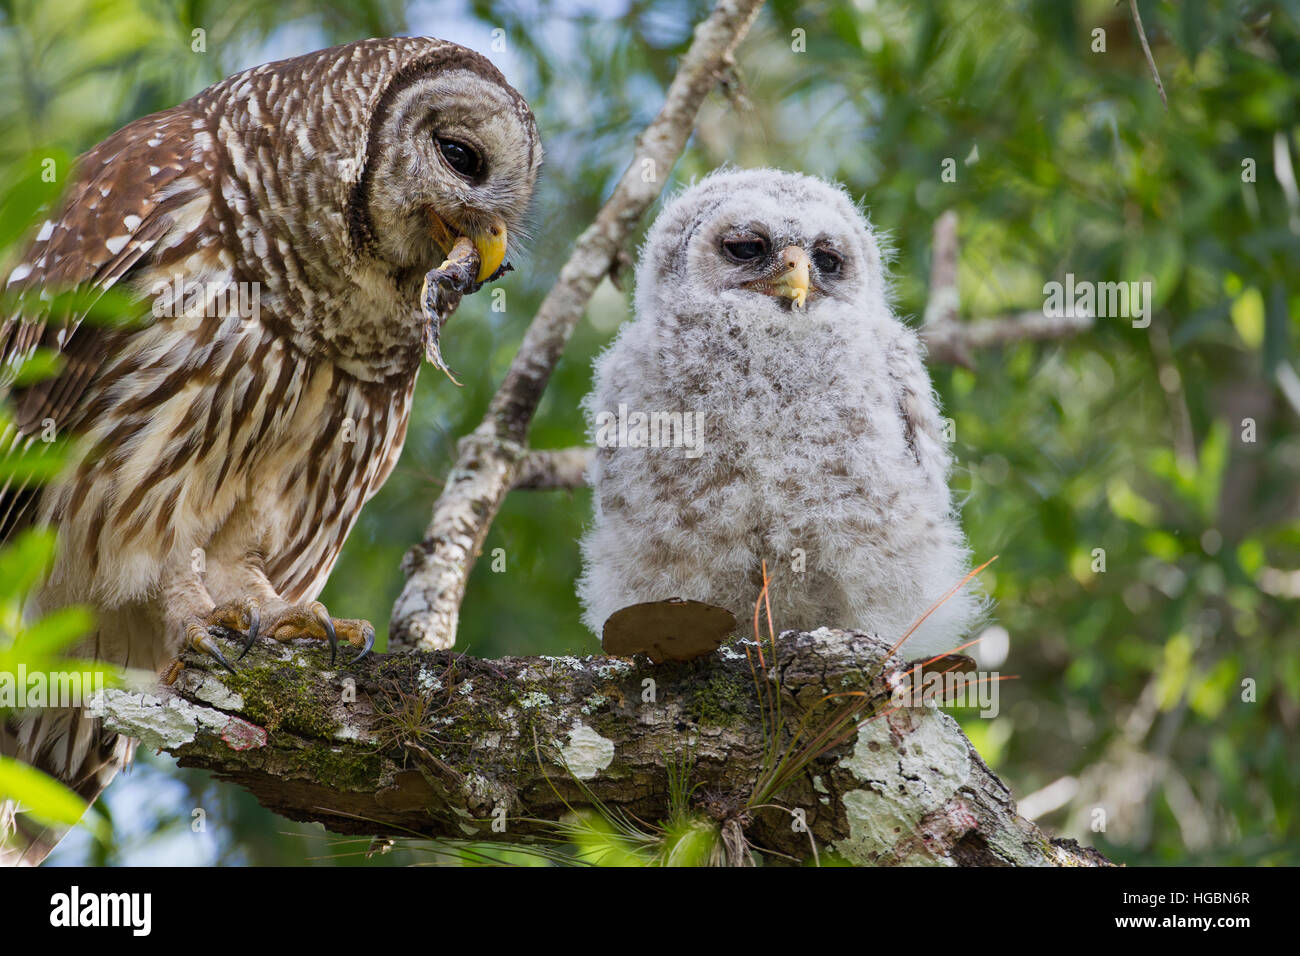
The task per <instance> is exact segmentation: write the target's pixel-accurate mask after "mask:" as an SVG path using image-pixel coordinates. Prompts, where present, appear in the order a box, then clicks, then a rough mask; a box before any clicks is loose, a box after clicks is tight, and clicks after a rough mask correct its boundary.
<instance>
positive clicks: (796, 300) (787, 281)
mask: <svg viewBox="0 0 1300 956" xmlns="http://www.w3.org/2000/svg"><path fill="white" fill-rule="evenodd" d="M781 264H782V265H783V266H784V267H785V271H784V272H782V273H781V274H780V275H779V276H777V277H776V279H775V280H774V281H773V282H772V294H773V295H779V296H783V297H784V298H787V299H789V300H790V305H791V306H792V307H793V308H796V309H802V308H804V306H805V305H806V304H807V302H808V288H809V285H810V284H811V278H810V276H811V275H812V263H811V262H809V261H808V253H806V252H804V251H803V250H802V249H800V248H799V247H798V246H789V247H787V248H785V249H783V250H781Z"/></svg>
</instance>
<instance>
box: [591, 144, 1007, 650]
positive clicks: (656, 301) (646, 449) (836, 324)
mask: <svg viewBox="0 0 1300 956" xmlns="http://www.w3.org/2000/svg"><path fill="white" fill-rule="evenodd" d="M635 304H636V318H635V320H634V321H632V322H630V323H628V324H626V325H624V326H623V328H622V329H621V330H620V332H619V334H618V336H617V338H616V339H615V340H614V342H613V344H612V345H611V346H610V347H609V348H608V349H607V350H606V351H605V352H604V353H603V354H602V355H601V356H600V357H599V358H598V359H597V361H596V367H595V386H594V388H593V390H592V392H591V394H590V395H588V396H587V399H586V401H585V403H584V404H585V409H586V411H587V414H588V417H589V422H590V424H591V426H592V431H593V436H592V437H593V439H594V442H595V444H596V446H597V450H596V455H595V457H594V460H593V463H592V465H591V469H590V472H589V475H588V479H589V481H590V484H591V486H592V488H593V489H594V492H595V518H594V522H593V524H592V526H591V528H590V529H589V531H588V532H587V534H586V535H585V536H584V538H583V541H582V552H583V558H584V573H583V576H582V579H581V581H580V583H579V597H580V598H581V600H582V602H583V605H584V608H585V615H584V621H585V622H586V624H587V625H588V626H589V627H590V628H591V629H592V630H593V631H595V632H596V633H597V634H599V633H600V630H601V627H602V625H603V623H604V622H605V621H606V619H608V617H609V616H610V615H611V614H612V613H613V612H615V611H617V610H619V609H621V608H623V607H626V606H628V605H630V604H636V603H640V602H644V601H658V600H664V599H668V598H673V597H680V598H690V599H693V600H697V601H704V602H708V603H710V604H716V605H719V606H721V607H724V608H727V609H728V610H730V611H731V612H732V613H733V614H735V615H736V617H737V619H738V620H740V621H742V622H745V621H748V620H750V619H752V616H753V612H754V602H755V599H756V598H757V596H758V594H759V591H760V589H761V587H762V568H763V563H764V562H765V561H766V564H767V570H768V575H769V579H770V582H771V584H770V592H769V595H770V600H771V606H772V615H773V619H774V624H775V625H776V627H777V628H778V629H784V628H813V627H818V626H821V625H828V626H832V627H844V628H853V629H859V630H863V631H867V632H871V633H875V634H878V635H880V636H882V637H885V638H888V639H897V638H899V637H901V636H902V635H903V634H904V632H905V631H906V630H907V629H908V627H909V626H910V625H911V624H912V623H913V622H914V621H915V619H916V618H918V617H919V616H920V615H921V614H923V613H924V612H925V610H926V609H927V608H928V607H929V606H930V604H931V603H933V602H934V601H936V600H937V599H938V598H939V597H941V596H942V595H943V594H944V592H945V591H947V590H948V589H949V588H951V587H952V586H953V585H954V584H956V583H957V582H958V581H960V580H961V578H962V577H963V576H964V575H965V574H966V573H967V570H968V567H969V560H968V559H969V554H968V550H967V547H966V543H965V539H964V536H963V534H962V530H961V526H960V524H959V522H958V517H957V514H956V512H955V509H954V506H953V503H952V498H951V496H950V494H949V490H948V486H947V478H948V472H949V470H950V468H951V464H952V460H951V457H950V455H949V453H948V448H947V446H946V444H945V442H944V439H943V436H942V426H941V423H940V418H939V410H938V407H937V404H936V399H935V396H934V392H933V389H932V387H931V384H930V379H929V377H928V375H927V374H926V370H925V368H924V366H923V365H922V361H921V354H922V352H921V346H920V344H919V342H918V339H917V336H916V334H915V333H914V332H913V331H912V330H911V329H909V328H908V327H907V326H905V325H904V324H903V323H902V322H900V321H899V320H898V318H897V317H895V315H894V314H893V312H892V310H891V308H890V305H889V301H888V281H887V278H886V275H885V269H884V263H883V260H882V255H881V250H880V246H879V245H878V243H877V241H876V238H875V236H874V235H873V233H872V231H871V228H870V226H869V224H868V223H867V221H866V219H865V218H864V217H863V215H862V214H861V213H860V212H859V211H858V209H857V208H856V207H855V205H854V204H853V202H852V201H851V200H850V199H849V197H848V196H847V195H846V194H845V193H844V191H843V190H841V189H839V188H836V187H835V186H832V185H829V184H827V183H825V182H822V181H820V180H818V179H814V178H812V177H809V176H804V175H800V174H796V173H789V172H781V171H777V170H771V169H756V170H745V171H734V170H726V171H721V172H718V173H714V174H713V175H711V176H709V177H707V178H706V179H704V180H703V181H701V182H700V183H698V184H697V185H695V186H693V187H692V188H690V189H687V190H686V191H684V192H683V193H681V194H680V195H679V196H677V197H676V199H674V200H673V201H672V202H670V203H669V204H668V205H667V207H666V208H665V209H664V211H663V213H662V214H661V215H660V216H659V218H658V219H657V221H656V222H655V224H654V226H653V227H652V228H651V230H650V233H649V236H648V237H647V239H646V243H645V246H644V248H643V250H642V253H641V259H640V262H639V264H638V266H637V273H636V302H635ZM981 606H982V601H981V599H980V598H979V597H978V596H977V595H975V594H973V593H971V591H970V590H963V591H962V592H959V593H958V594H956V595H954V596H953V597H952V598H950V599H949V600H948V601H947V602H946V603H945V604H943V606H942V607H941V608H940V609H939V610H938V611H936V612H935V613H934V614H932V615H931V616H930V617H929V618H928V619H927V620H926V621H925V623H924V624H923V625H922V626H921V627H920V628H919V629H918V630H917V631H916V632H915V633H914V634H913V636H912V637H911V638H909V640H908V642H907V645H906V649H907V651H908V653H909V655H922V654H931V653H939V652H942V651H944V650H949V649H951V648H953V647H955V646H956V645H957V644H958V643H959V639H960V638H961V636H962V635H963V634H964V633H966V631H967V630H968V629H969V628H970V626H971V625H972V623H973V621H974V618H975V617H976V615H977V614H978V613H979V611H980V610H981Z"/></svg>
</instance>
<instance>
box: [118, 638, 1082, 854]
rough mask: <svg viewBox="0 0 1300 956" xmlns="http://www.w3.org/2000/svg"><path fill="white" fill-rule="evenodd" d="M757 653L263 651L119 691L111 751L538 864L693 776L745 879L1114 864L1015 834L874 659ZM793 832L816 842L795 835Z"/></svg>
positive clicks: (190, 663)
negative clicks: (776, 707)
mask: <svg viewBox="0 0 1300 956" xmlns="http://www.w3.org/2000/svg"><path fill="white" fill-rule="evenodd" d="M748 647H749V649H750V651H751V652H752V651H754V649H755V646H754V645H753V644H749V645H748ZM745 649H746V646H745V645H743V644H739V645H733V646H730V647H724V648H722V649H720V650H719V651H718V652H717V653H716V654H715V655H713V656H712V657H710V658H704V659H702V660H698V661H693V662H691V663H688V664H668V665H657V666H656V665H652V664H649V663H648V662H645V661H644V660H642V659H640V658H638V659H637V660H636V661H635V662H629V661H625V660H619V659H616V658H605V657H588V658H583V659H578V658H573V657H559V658H552V657H530V658H505V659H502V660H497V661H485V660H477V659H474V658H468V657H463V656H461V657H457V656H454V655H452V654H451V653H450V652H445V651H443V652H428V653H425V652H416V653H403V654H393V655H376V656H374V657H371V658H368V659H367V660H364V661H362V662H361V663H360V664H358V665H356V666H355V667H351V668H344V669H342V670H330V669H328V668H329V662H328V658H327V656H326V654H325V652H324V650H323V648H321V647H320V646H319V645H318V644H315V643H314V642H295V643H291V644H273V643H268V644H262V645H258V648H257V649H256V650H255V651H254V653H253V654H251V655H250V657H249V658H247V659H246V663H245V665H244V667H243V669H242V670H241V671H240V673H239V674H233V675H232V674H228V673H225V672H224V671H221V670H219V669H217V668H216V667H215V665H214V664H213V662H212V661H211V659H209V658H207V657H206V656H200V655H192V654H187V655H186V657H185V658H184V662H185V666H186V669H185V670H184V671H183V672H182V674H181V676H180V678H179V679H178V681H177V682H176V684H175V685H174V687H173V688H172V690H171V691H153V692H148V693H143V694H142V693H140V692H124V691H109V692H107V693H106V702H105V707H104V713H105V714H106V716H105V720H106V723H107V726H108V727H109V729H112V730H116V731H119V732H122V733H127V734H130V735H132V736H135V737H138V738H140V740H141V741H142V743H143V745H144V746H146V747H151V748H157V749H161V750H165V751H167V752H168V753H170V754H173V755H174V756H176V758H177V759H178V760H179V762H180V764H181V765H182V766H191V767H201V768H203V769H206V770H210V771H212V772H214V773H216V774H217V775H218V776H219V777H221V778H223V779H225V780H230V781H233V782H235V783H238V784H240V785H241V786H243V787H244V788H246V789H247V790H249V791H250V792H251V793H253V794H254V795H255V796H256V797H257V799H258V800H259V801H260V802H261V803H262V804H263V805H264V806H266V807H268V808H269V809H271V810H274V811H275V812H277V813H280V814H282V815H284V816H287V817H290V818H292V819H297V820H312V821H318V822H320V823H323V824H324V825H325V826H327V827H328V828H329V829H331V830H334V831H336V832H338V833H344V834H365V835H380V836H397V837H422V838H430V839H439V840H459V841H473V842H480V841H496V842H510V843H515V844H520V843H528V842H530V841H536V840H539V839H547V838H551V839H554V838H555V837H556V836H557V835H558V834H559V833H560V831H559V830H558V829H557V828H556V827H555V822H556V821H558V820H560V819H561V818H563V817H565V816H566V815H568V814H570V813H571V811H572V810H573V809H581V808H587V809H591V808H592V807H593V806H595V803H596V801H599V802H600V804H602V805H603V806H604V807H605V808H606V809H607V811H614V812H621V813H624V814H627V815H629V817H628V818H629V819H635V820H639V821H646V825H647V832H653V831H654V823H655V821H661V820H665V819H667V818H668V815H669V812H670V807H669V802H668V796H667V795H668V793H669V791H670V789H671V787H670V783H669V773H668V771H667V769H666V764H669V763H672V764H673V765H675V766H677V767H679V768H680V767H682V766H687V767H688V768H689V769H688V775H689V779H688V780H687V782H686V788H687V789H689V788H694V790H693V794H694V798H693V799H692V801H691V810H690V812H692V813H694V814H696V815H697V816H698V817H699V819H700V820H702V821H707V823H708V824H709V825H711V826H713V827H714V828H715V832H717V833H719V834H722V835H727V836H729V837H730V839H729V840H726V841H723V840H722V838H721V836H720V837H719V842H725V843H726V844H727V845H728V848H729V852H728V854H727V856H728V857H729V859H730V860H731V862H733V863H735V862H745V860H746V859H747V857H748V853H747V851H746V850H745V847H747V846H749V847H755V848H759V849H760V850H761V851H766V854H765V855H766V858H767V859H768V860H770V861H780V860H782V859H786V858H789V859H793V860H795V861H805V860H812V859H814V858H818V859H820V858H823V857H824V855H825V854H826V853H827V852H828V851H830V852H834V853H836V854H838V855H839V856H841V857H843V858H844V859H846V860H848V861H850V862H853V863H858V864H911V863H941V864H950V865H952V864H955V865H987V864H994V865H1038V866H1043V865H1047V866H1076V865H1082V866H1096V865H1106V864H1107V861H1106V860H1105V858H1103V857H1102V856H1101V855H1100V854H1098V853H1097V852H1096V851H1095V850H1090V849H1086V848H1083V847H1080V846H1079V845H1078V844H1076V843H1074V842H1073V841H1062V840H1051V839H1049V838H1048V837H1047V836H1045V835H1044V834H1043V833H1042V832H1041V831H1040V830H1039V829H1038V828H1037V827H1036V826H1034V825H1033V824H1032V823H1030V822H1029V821H1027V820H1025V819H1023V818H1021V817H1019V816H1017V815H1016V809H1015V803H1014V801H1013V800H1012V797H1011V794H1010V792H1009V791H1008V790H1007V788H1006V787H1005V786H1004V785H1003V784H1002V783H1001V781H999V780H998V778H997V777H995V776H994V775H993V773H992V772H991V771H990V770H989V768H988V767H987V766H986V765H985V764H984V762H983V761H982V760H981V759H980V757H979V755H978V754H977V753H976V752H975V750H974V749H973V748H972V746H971V745H970V742H969V741H968V740H967V739H966V737H965V736H964V735H963V734H962V732H961V730H960V729H959V728H958V726H957V724H956V722H955V721H953V720H952V719H951V718H950V717H948V716H947V715H946V714H944V713H943V712H941V711H939V710H937V709H935V708H933V707H928V706H926V707H916V708H904V709H895V708H893V707H892V706H887V705H889V704H890V702H889V700H888V690H887V683H886V682H885V680H883V679H882V678H881V677H880V676H879V673H880V672H881V670H882V666H883V663H884V662H885V661H886V660H887V654H888V651H889V647H888V645H887V644H886V643H885V642H883V641H881V640H880V639H877V638H873V637H869V636H866V635H862V634H855V633H850V632H843V631H831V630H827V629H821V630H819V631H815V632H812V633H799V632H788V633H786V634H784V635H782V636H781V638H780V640H779V641H778V642H777V648H776V651H775V654H774V655H773V654H772V651H771V648H770V647H768V648H767V653H768V657H767V665H768V668H769V669H768V671H767V672H766V674H763V673H762V672H761V671H759V670H755V669H752V668H751V664H750V661H749V659H748V658H747V655H746V653H745ZM754 657H755V663H754V667H755V668H757V667H758V664H757V654H756V653H755V654H754ZM888 660H889V664H890V670H893V669H896V668H898V667H899V666H901V665H900V662H899V661H898V659H897V658H892V659H888ZM759 681H761V682H762V686H763V692H762V694H761V695H760V692H759V686H758V682H759ZM855 692H862V693H861V694H859V695H858V697H857V698H840V699H837V700H828V698H827V695H828V693H838V694H854V693H855ZM163 694H165V695H166V696H161V695H163ZM864 695H865V696H864ZM778 696H779V698H780V701H781V705H782V714H783V715H784V716H783V718H782V719H781V721H780V723H779V725H778V726H779V727H780V732H779V733H778V734H776V735H775V736H772V735H770V734H768V733H765V730H764V726H765V725H764V717H765V716H766V718H767V726H768V727H770V726H772V725H773V720H772V717H771V715H772V710H771V708H770V707H769V708H767V709H766V710H764V709H762V707H761V704H760V700H767V701H772V700H775V699H776V698H777V697H778ZM867 698H869V699H871V700H874V701H882V702H883V704H882V705H881V706H879V707H877V708H876V712H878V713H880V714H881V715H880V716H876V717H874V718H872V719H870V720H867V721H866V722H865V723H862V724H861V725H860V727H859V729H857V730H856V731H855V730H854V729H853V723H854V722H853V721H849V722H848V723H847V724H844V725H843V726H844V727H846V728H847V730H846V731H845V734H844V737H843V740H844V742H843V743H842V744H841V745H839V746H837V747H833V748H832V749H830V750H828V751H827V752H826V753H825V754H823V755H822V756H820V757H818V758H817V759H815V760H813V761H811V762H810V763H808V764H807V765H806V766H804V767H803V768H802V769H801V770H800V771H799V772H798V773H796V774H794V775H793V778H792V779H791V780H790V781H789V782H788V783H787V784H786V785H785V786H784V787H781V788H779V789H777V790H776V791H775V792H774V793H771V794H764V793H763V792H762V790H761V787H760V786H759V785H758V783H757V782H758V781H760V780H761V779H763V775H764V767H765V764H764V754H765V753H769V754H770V753H772V752H773V751H771V749H770V748H769V744H770V743H771V742H772V741H773V740H775V741H777V742H778V746H779V748H782V749H793V748H792V747H791V734H792V728H797V727H798V726H800V724H801V722H802V721H804V720H805V718H806V723H803V727H804V731H803V734H802V736H801V737H800V738H799V740H801V741H808V740H811V739H812V738H813V737H814V736H816V735H817V734H818V733H819V732H820V731H821V730H822V729H823V728H824V727H825V726H827V724H828V722H829V721H830V720H831V719H832V716H833V714H834V712H836V711H839V710H840V708H841V707H842V706H843V701H844V700H845V699H867ZM684 759H685V760H686V763H685V764H683V763H682V761H683V760H684ZM766 766H768V767H770V766H771V763H770V761H769V763H767V764H766ZM801 818H802V819H803V820H806V828H801V827H800V826H798V825H794V824H793V821H796V820H799V819H801ZM494 821H495V823H496V826H494V825H493V823H494ZM737 848H739V849H737Z"/></svg>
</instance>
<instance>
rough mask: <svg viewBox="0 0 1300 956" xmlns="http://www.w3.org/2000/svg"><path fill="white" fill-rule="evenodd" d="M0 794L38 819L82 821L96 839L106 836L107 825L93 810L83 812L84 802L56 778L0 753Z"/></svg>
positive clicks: (68, 822) (66, 822)
mask: <svg viewBox="0 0 1300 956" xmlns="http://www.w3.org/2000/svg"><path fill="white" fill-rule="evenodd" d="M0 797H4V798H6V799H12V800H16V801H18V803H20V804H21V805H22V806H23V808H24V809H25V810H26V812H27V813H29V814H30V815H31V816H32V817H34V818H36V819H37V820H39V821H41V822H42V823H49V824H56V825H63V826H75V825H76V824H77V823H78V822H81V821H82V818H83V817H86V819H85V825H86V828H87V829H88V830H90V832H91V834H92V835H93V836H94V837H95V839H96V840H99V841H100V842H104V841H106V840H107V839H108V827H107V826H106V825H105V822H104V820H103V818H102V817H100V816H99V814H97V813H93V812H92V813H91V814H90V815H89V816H87V815H86V811H87V809H88V804H87V803H86V801H84V800H82V799H81V797H79V796H77V794H75V793H73V792H72V791H71V790H69V789H68V788H67V787H65V786H64V785H63V784H61V783H59V781H57V780H55V779H54V778H53V777H51V776H48V775H47V774H44V773H41V771H39V770H37V769H36V768H35V767H29V766H28V765H27V764H25V763H23V762H22V761H19V760H14V759H13V758H12V757H4V756H0Z"/></svg>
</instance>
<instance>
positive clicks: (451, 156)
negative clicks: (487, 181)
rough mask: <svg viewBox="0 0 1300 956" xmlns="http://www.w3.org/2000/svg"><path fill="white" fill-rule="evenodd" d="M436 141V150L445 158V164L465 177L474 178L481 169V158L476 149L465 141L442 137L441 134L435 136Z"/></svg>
mask: <svg viewBox="0 0 1300 956" xmlns="http://www.w3.org/2000/svg"><path fill="white" fill-rule="evenodd" d="M436 142H437V143H438V152H439V153H441V154H442V158H443V159H444V160H446V162H447V165H448V166H450V167H451V168H452V169H453V170H454V171H455V172H457V173H458V174H460V175H461V176H464V177H465V178H466V179H474V178H475V177H476V176H478V174H479V173H480V172H482V170H483V158H482V157H481V156H479V154H478V150H476V149H475V148H474V147H473V146H469V145H467V144H466V143H461V142H458V141H457V140H454V139H443V138H442V137H441V136H439V137H437V138H436Z"/></svg>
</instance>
